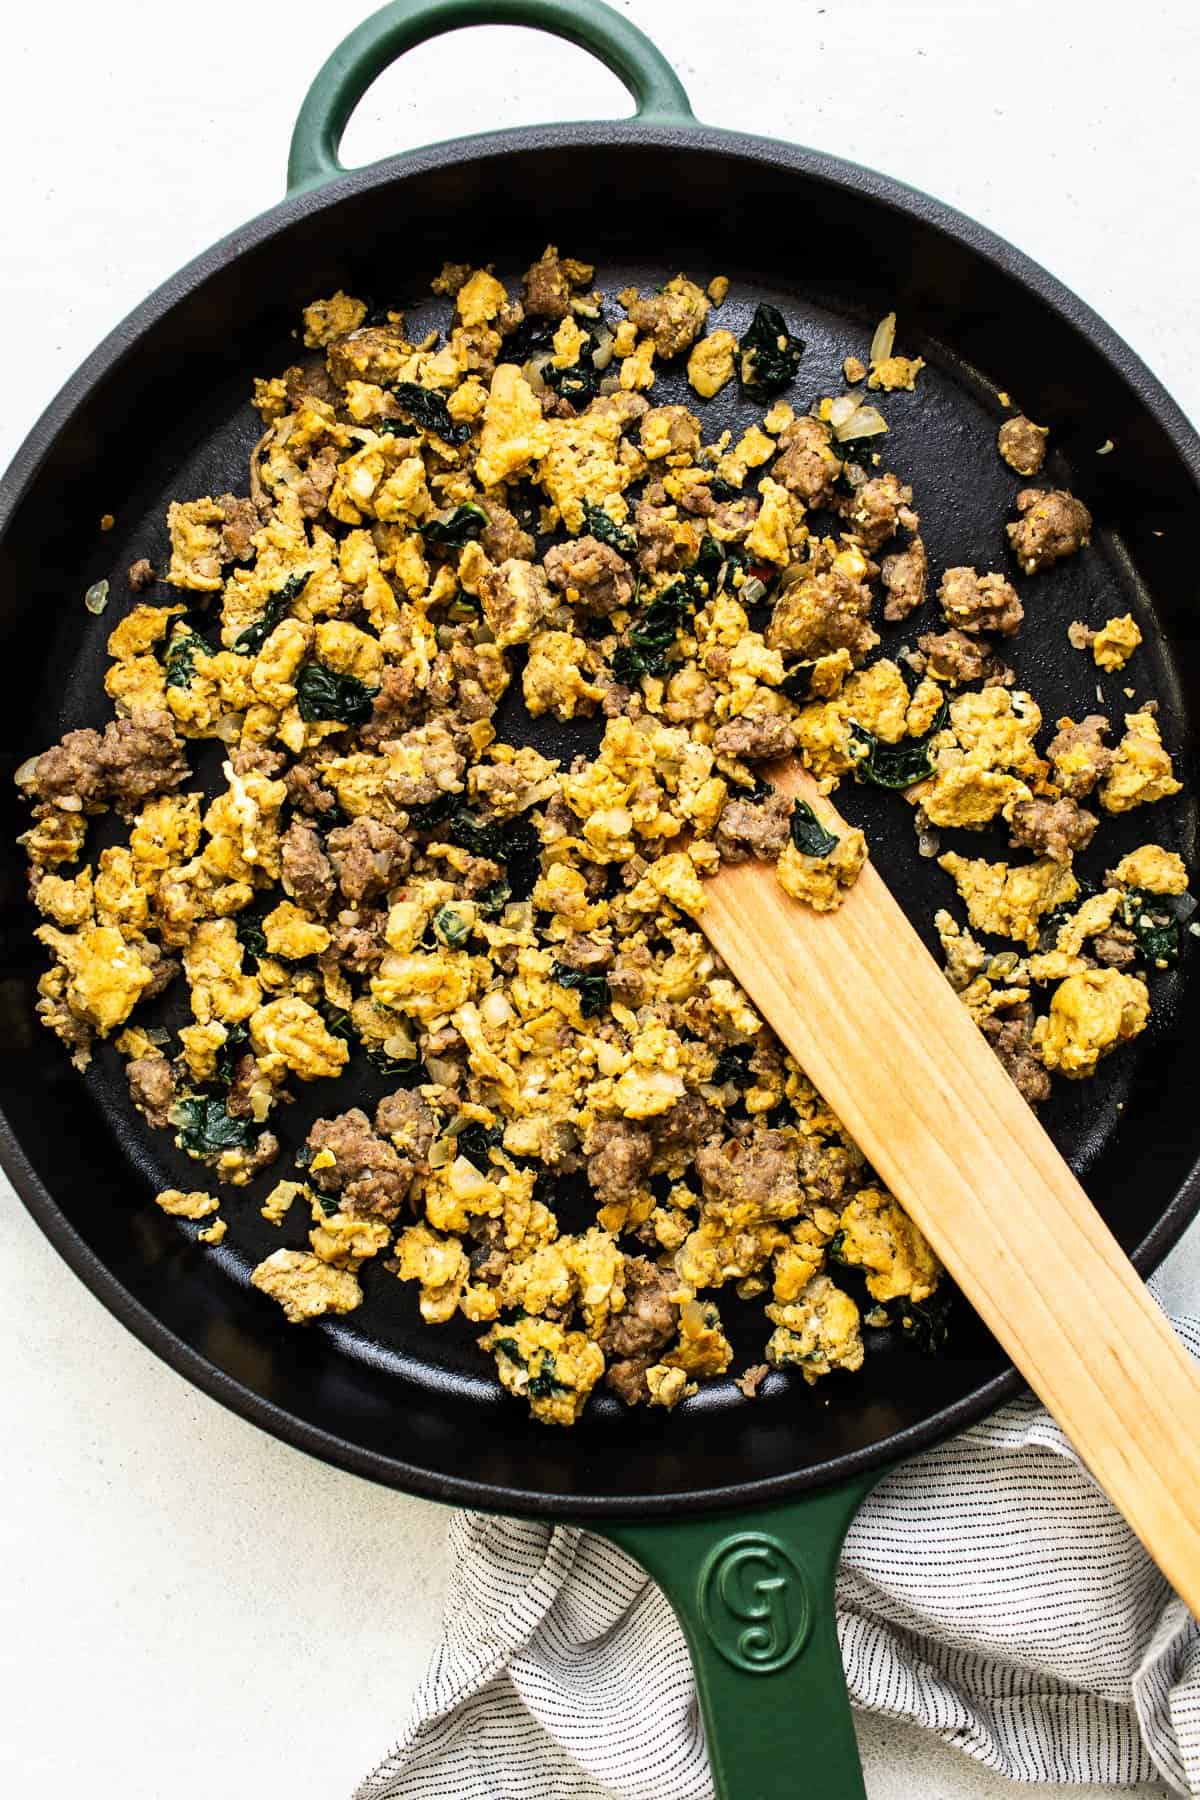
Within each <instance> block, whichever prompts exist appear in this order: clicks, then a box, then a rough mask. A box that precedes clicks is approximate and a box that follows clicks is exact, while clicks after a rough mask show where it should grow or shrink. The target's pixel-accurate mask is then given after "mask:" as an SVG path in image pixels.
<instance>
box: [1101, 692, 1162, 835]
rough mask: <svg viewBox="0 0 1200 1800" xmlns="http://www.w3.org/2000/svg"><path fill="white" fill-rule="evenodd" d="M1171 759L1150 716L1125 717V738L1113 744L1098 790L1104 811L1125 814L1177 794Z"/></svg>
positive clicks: (1140, 713)
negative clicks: (1111, 754) (1105, 771)
mask: <svg viewBox="0 0 1200 1800" xmlns="http://www.w3.org/2000/svg"><path fill="white" fill-rule="evenodd" d="M1181 787H1182V783H1181V782H1179V781H1177V780H1176V779H1175V776H1174V774H1173V773H1172V769H1171V758H1170V757H1169V756H1168V754H1167V752H1166V751H1165V750H1164V749H1163V744H1162V739H1161V738H1160V736H1159V734H1158V724H1157V721H1156V720H1155V718H1154V715H1153V714H1152V713H1148V712H1135V713H1126V715H1125V735H1124V737H1123V738H1122V739H1121V741H1120V743H1119V744H1118V745H1117V748H1116V753H1115V754H1114V756H1113V760H1112V766H1111V768H1110V769H1109V772H1108V775H1107V776H1106V778H1105V780H1104V782H1103V784H1102V786H1101V788H1100V804H1101V806H1102V807H1103V808H1104V810H1105V811H1106V812H1111V813H1122V812H1128V811H1129V810H1130V808H1131V807H1134V806H1152V805H1153V804H1154V802H1155V801H1156V800H1166V799H1169V798H1170V796H1171V795H1172V794H1178V793H1179V792H1180V789H1181Z"/></svg>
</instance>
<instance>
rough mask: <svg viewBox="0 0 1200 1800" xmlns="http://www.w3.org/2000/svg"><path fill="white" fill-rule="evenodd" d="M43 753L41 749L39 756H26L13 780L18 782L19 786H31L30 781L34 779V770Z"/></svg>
mask: <svg viewBox="0 0 1200 1800" xmlns="http://www.w3.org/2000/svg"><path fill="white" fill-rule="evenodd" d="M41 754H42V753H41V751H40V750H39V751H38V753H37V756H27V757H26V758H25V761H24V762H23V763H22V764H21V766H20V768H19V769H18V770H17V772H16V774H15V775H14V776H13V780H14V781H15V782H16V784H17V786H18V787H28V786H29V784H30V782H31V781H32V780H33V775H34V770H35V769H36V768H37V766H38V758H39V757H40V756H41Z"/></svg>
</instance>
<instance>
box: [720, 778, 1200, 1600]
mask: <svg viewBox="0 0 1200 1800" xmlns="http://www.w3.org/2000/svg"><path fill="white" fill-rule="evenodd" d="M771 776H772V780H773V782H774V785H775V787H776V788H777V789H779V790H780V791H782V792H784V793H787V794H789V795H792V796H794V797H797V798H801V799H805V800H807V801H808V802H809V804H810V805H811V806H812V807H813V810H814V811H815V812H816V814H817V817H818V818H819V819H820V820H821V821H822V823H830V824H831V825H832V826H833V828H834V829H837V828H839V827H840V828H842V829H845V827H844V824H843V822H842V821H841V820H840V819H839V818H838V815H837V813H836V812H835V810H834V808H833V807H832V806H831V805H830V803H829V801H828V800H826V799H824V798H823V797H822V796H821V795H820V794H819V793H818V791H817V788H816V785H815V783H814V782H813V780H812V778H811V776H809V775H808V774H807V773H806V772H805V771H804V770H803V769H801V768H800V767H799V765H798V764H796V763H792V762H789V763H787V764H780V765H778V766H777V767H776V768H775V769H773V770H772V771H771ZM705 894H706V906H705V909H704V911H703V912H702V913H701V914H700V917H699V919H698V921H697V922H698V924H699V925H700V926H701V928H702V929H703V931H704V932H705V933H706V935H707V937H708V939H709V942H710V943H711V944H712V945H713V947H714V949H715V950H716V951H717V952H718V954H719V955H720V956H721V957H722V958H723V959H724V961H725V962H726V963H727V964H728V965H729V968H730V970H731V971H732V972H733V974H734V975H735V976H736V977H737V979H738V981H739V982H740V983H741V984H742V986H743V987H744V988H745V990H746V992H747V994H748V995H749V996H750V998H751V1000H753V1001H754V1003H755V1005H756V1006H757V1007H758V1008H759V1010H760V1012H761V1013H762V1014H763V1016H764V1017H765V1018H766V1019H767V1020H768V1021H769V1022H770V1024H771V1025H772V1026H773V1027H774V1029H775V1031H776V1032H777V1033H778V1035H779V1036H780V1037H781V1038H782V1040H783V1042H784V1043H785V1044H786V1045H787V1047H788V1049H789V1050H790V1051H791V1052H792V1054H793V1056H795V1058H796V1060H797V1061H798V1062H799V1064H800V1066H801V1067H802V1068H803V1069H804V1071H805V1073H806V1074H807V1075H808V1077H809V1079H810V1080H811V1081H812V1082H813V1084H814V1086H816V1087H817V1088H818V1089H819V1091H820V1092H821V1093H822V1094H823V1095H824V1097H825V1099H826V1100H827V1101H828V1102H829V1104H830V1105H831V1106H832V1107H833V1109H834V1111H835V1112H836V1113H837V1115H838V1117H839V1118H840V1119H841V1120H842V1122H843V1124H844V1125H845V1126H846V1128H847V1130H848V1131H849V1132H850V1133H851V1135H852V1136H853V1137H854V1139H855V1140H856V1141H857V1143H858V1144H859V1145H860V1147H861V1148H862V1150H863V1152H864V1153H865V1155H866V1156H867V1158H868V1159H869V1161H870V1162H871V1163H872V1164H873V1165H874V1167H875V1168H876V1169H877V1170H878V1172H879V1174H880V1175H881V1176H882V1178H883V1180H884V1181H885V1182H886V1183H887V1185H888V1186H889V1187H890V1189H891V1191H892V1192H893V1193H894V1194H895V1196H896V1198H897V1199H898V1200H899V1201H900V1202H901V1204H902V1205H903V1206H904V1208H905V1209H906V1211H907V1212H908V1213H909V1214H910V1216H911V1217H912V1218H913V1219H915V1220H916V1222H917V1224H918V1225H919V1226H920V1227H921V1230H922V1231H923V1232H924V1233H925V1235H926V1237H927V1238H928V1239H929V1242H930V1243H931V1244H932V1246H933V1248H934V1249H935V1250H936V1251H937V1254H938V1255H939V1256H940V1257H941V1259H942V1261H943V1263H944V1264H945V1265H946V1268H947V1269H948V1270H949V1271H950V1273H951V1275H952V1276H953V1277H954V1279H955V1281H956V1282H957V1283H958V1285H959V1287H960V1288H961V1289H962V1291H963V1293H964V1294H965V1295H966V1296H967V1298H968V1300H969V1301H970V1302H971V1304H972V1306H974V1308H975V1309H976V1311H977V1312H978V1313H979V1314H980V1316H981V1317H982V1318H983V1319H984V1321H985V1322H986V1324H987V1325H988V1327H989V1329H990V1330H991V1331H992V1332H993V1334H994V1335H995V1336H996V1337H997V1338H998V1339H999V1341H1000V1343H1001V1344H1002V1345H1003V1346H1004V1348H1005V1350H1006V1351H1007V1352H1008V1354H1009V1356H1010V1357H1011V1358H1012V1360H1013V1362H1014V1363H1015V1364H1016V1366H1017V1368H1018V1369H1020V1371H1021V1373H1022V1374H1023V1375H1024V1376H1025V1379H1026V1380H1027V1381H1028V1383H1029V1385H1030V1387H1031V1388H1033V1390H1034V1392H1035V1393H1036V1394H1037V1395H1038V1396H1039V1398H1040V1399H1041V1400H1042V1401H1043V1402H1044V1403H1045V1405H1046V1406H1047V1407H1048V1408H1049V1409H1050V1411H1051V1412H1052V1413H1053V1415H1054V1417H1055V1418H1056V1419H1057V1420H1058V1422H1059V1424H1060V1425H1061V1426H1062V1428H1063V1430H1064V1431H1065V1432H1066V1433H1067V1435H1068V1437H1069V1438H1070V1440H1071V1442H1072V1443H1073V1444H1074V1446H1075V1448H1076V1450H1077V1451H1078V1452H1079V1455H1080V1456H1081V1457H1082V1458H1083V1460H1084V1462H1085V1463H1086V1464H1087V1466H1088V1468H1089V1469H1090V1470H1091V1472H1092V1474H1093V1475H1094V1477H1095V1478H1096V1480H1097V1481H1098V1482H1099V1484H1100V1486H1101V1487H1102V1488H1103V1489H1104V1491H1105V1493H1106V1494H1107V1495H1108V1496H1109V1498H1110V1499H1111V1500H1112V1502H1113V1504H1114V1505H1115V1506H1116V1507H1118V1508H1119V1509H1120V1511H1121V1512H1122V1513H1123V1514H1124V1516H1125V1518H1126V1519H1127V1520H1128V1521H1129V1524H1130V1525H1131V1526H1132V1527H1133V1529H1134V1531H1136V1533H1137V1535H1138V1536H1139V1538H1140V1539H1141V1540H1142V1543H1143V1544H1144V1545H1145V1546H1146V1549H1147V1550H1148V1551H1149V1552H1150V1554H1151V1556H1152V1557H1153V1558H1154V1560H1155V1561H1156V1562H1157V1564H1158V1566H1159V1568H1160V1569H1161V1570H1162V1571H1163V1574H1164V1575H1166V1577H1167V1579H1168V1580H1169V1581H1170V1582H1171V1584H1172V1585H1173V1586H1174V1588H1175V1589H1176V1591H1177V1592H1178V1593H1179V1594H1180V1595H1181V1596H1182V1598H1183V1599H1184V1600H1185V1601H1186V1602H1187V1604H1188V1605H1189V1607H1190V1608H1191V1609H1192V1611H1193V1612H1194V1613H1196V1614H1198V1615H1200V1376H1198V1375H1197V1372H1196V1369H1195V1367H1194V1366H1193V1364H1192V1362H1191V1360H1190V1358H1189V1357H1188V1355H1187V1353H1186V1351H1185V1350H1184V1349H1183V1347H1182V1345H1181V1344H1180V1343H1179V1341H1178V1339H1177V1338H1176V1336H1175V1334H1174V1332H1173V1331H1172V1329H1171V1327H1170V1325H1169V1324H1168V1323H1167V1321H1166V1319H1165V1318H1164V1317H1163V1315H1162V1313H1161V1312H1160V1311H1159V1309H1158V1307H1157V1306H1156V1305H1155V1303H1154V1301H1153V1300H1152V1299H1151V1297H1150V1295H1149V1293H1148V1292H1147V1290H1146V1289H1145V1288H1144V1287H1143V1285H1142V1283H1141V1281H1140V1280H1139V1279H1138V1276H1137V1273H1136V1272H1135V1270H1134V1269H1133V1267H1132V1265H1131V1264H1130V1263H1129V1261H1128V1259H1127V1258H1126V1256H1125V1254H1124V1252H1123V1251H1122V1250H1121V1248H1120V1246H1119V1244H1118V1243H1117V1241H1116V1239H1115V1238H1114V1237H1113V1236H1112V1233H1111V1232H1110V1231H1109V1230H1108V1227H1107V1226H1106V1225H1105V1224H1104V1222H1103V1220H1102V1219H1101V1218H1100V1217H1099V1215H1098V1214H1097V1212H1096V1211H1095V1209H1094V1208H1093V1206H1092V1204H1091V1202H1090V1201H1089V1199H1088V1197H1087V1195H1086V1194H1085V1193H1084V1191H1083V1189H1082V1187H1081V1186H1080V1185H1079V1183H1078V1181H1076V1179H1075V1177H1074V1175H1073V1174H1072V1173H1071V1171H1070V1169H1069V1168H1068V1167H1067V1165H1066V1163H1065V1162H1064V1161H1063V1159H1062V1157H1061V1156H1060V1155H1059V1153H1058V1151H1057V1150H1056V1149H1055V1147H1054V1145H1053V1144H1052V1143H1051V1141H1050V1139H1049V1137H1048V1136H1047V1135H1046V1132H1045V1131H1044V1130H1043V1128H1042V1127H1041V1125H1039V1123H1038V1121H1037V1118H1036V1117H1035V1115H1034V1114H1033V1112H1032V1111H1031V1110H1030V1108H1029V1107H1028V1106H1027V1105H1026V1104H1025V1101H1024V1100H1023V1099H1022V1098H1021V1096H1020V1095H1019V1094H1018V1092H1017V1090H1016V1088H1015V1087H1014V1086H1013V1084H1012V1082H1011V1081H1010V1079H1009V1077H1008V1075H1007V1074H1006V1073H1005V1071H1004V1069H1003V1068H1002V1067H1001V1065H1000V1063H999V1062H998V1061H997V1059H996V1057H995V1056H994V1055H993V1053H992V1050H991V1049H990V1047H989V1046H988V1044H987V1042H986V1041H985V1039H984V1038H983V1036H982V1034H981V1033H980V1032H979V1030H978V1029H977V1027H976V1026H975V1024H974V1022H973V1021H972V1019H971V1017H970V1015H969V1014H968V1012H967V1010H966V1008H965V1007H964V1006H963V1005H962V1003H961V1002H960V1000H959V999H958V997H957V995H956V994H955V993H954V992H953V990H952V989H951V987H950V985H949V983H948V982H947V981H946V978H945V976H944V975H943V974H942V972H941V970H940V969H939V968H938V966H937V964H936V963H935V962H934V960H933V958H932V957H931V956H930V954H929V952H928V951H927V950H926V949H925V946H924V945H923V944H922V943H921V940H920V939H919V938H918V936H917V934H916V932H915V931H914V930H913V928H912V926H911V925H910V924H909V922H908V920H907V919H906V918H905V916H904V914H903V913H902V912H901V910H900V907H899V906H898V905H897V903H896V901H895V900H894V899H893V898H892V895H891V893H890V891H889V889H888V888H887V886H886V884H885V883H884V881H883V880H882V878H881V877H880V875H879V874H878V873H877V872H876V870H875V868H874V867H873V866H872V864H871V863H870V862H868V863H867V865H866V867H865V868H864V869H863V871H862V873H861V875H860V876H859V878H858V880H857V882H856V883H855V885H854V886H853V887H852V888H851V889H850V890H849V892H848V894H847V896H846V899H845V901H844V903H843V905H842V906H841V908H840V909H839V910H838V911H837V912H833V913H815V912H813V911H812V910H811V909H810V908H808V907H806V906H802V905H800V904H799V903H798V902H796V901H794V900H792V899H790V898H789V897H788V895H787V894H785V893H784V891H783V889H782V888H781V887H780V886H779V883H778V881H777V880H776V878H775V872H774V869H773V868H772V867H771V866H770V865H769V864H766V863H756V862H747V863H739V864H727V865H726V866H725V867H723V868H722V869H721V870H720V871H719V873H717V874H716V875H714V876H713V877H712V878H711V879H710V880H709V881H707V882H706V883H705Z"/></svg>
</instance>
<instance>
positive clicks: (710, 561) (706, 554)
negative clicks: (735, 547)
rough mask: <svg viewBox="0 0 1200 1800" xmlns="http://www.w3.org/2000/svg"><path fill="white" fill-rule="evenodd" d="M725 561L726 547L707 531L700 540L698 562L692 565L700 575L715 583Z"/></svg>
mask: <svg viewBox="0 0 1200 1800" xmlns="http://www.w3.org/2000/svg"><path fill="white" fill-rule="evenodd" d="M724 561H725V546H724V545H723V544H719V543H718V542H717V540H716V538H715V537H713V535H712V533H711V532H708V531H706V532H705V534H704V536H703V537H702V538H701V539H700V548H699V549H698V550H697V552H696V560H695V562H694V563H693V564H692V567H693V569H695V570H696V571H697V572H698V573H699V574H701V575H703V576H704V578H705V580H706V581H708V582H714V581H716V579H717V576H718V575H719V574H720V573H721V565H722V563H723V562H724Z"/></svg>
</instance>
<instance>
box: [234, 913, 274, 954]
mask: <svg viewBox="0 0 1200 1800" xmlns="http://www.w3.org/2000/svg"><path fill="white" fill-rule="evenodd" d="M270 911H271V905H270V902H269V901H260V903H259V904H258V905H257V906H247V907H246V908H245V909H244V910H243V911H242V912H240V913H235V914H234V919H233V929H234V930H235V931H236V932H237V936H238V943H239V944H240V945H241V946H242V949H243V951H244V952H245V954H246V955H247V956H252V957H253V958H254V960H255V962H257V961H258V959H259V957H260V956H265V955H266V954H267V938H266V933H265V932H264V931H263V920H264V919H265V918H266V916H267V914H268V913H269V912H270Z"/></svg>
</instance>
